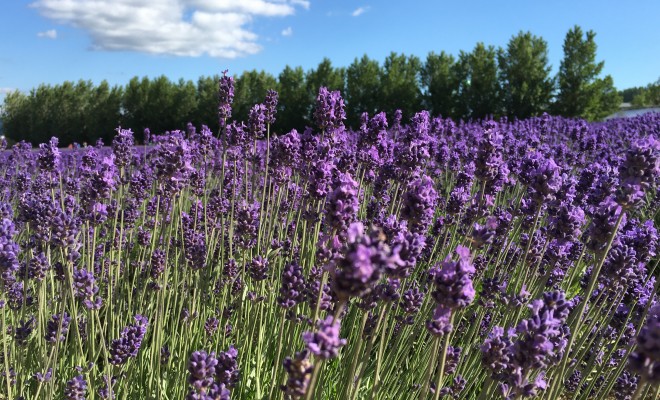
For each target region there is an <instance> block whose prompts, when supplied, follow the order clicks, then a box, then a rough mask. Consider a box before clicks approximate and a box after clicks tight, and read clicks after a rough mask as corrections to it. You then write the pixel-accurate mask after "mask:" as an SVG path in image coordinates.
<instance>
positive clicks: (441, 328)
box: [426, 304, 453, 336]
mask: <svg viewBox="0 0 660 400" xmlns="http://www.w3.org/2000/svg"><path fill="white" fill-rule="evenodd" d="M451 313H452V310H451V309H450V308H448V307H446V306H444V305H442V304H438V305H437V306H436V307H435V311H433V318H431V319H430V320H428V321H426V329H428V331H429V332H430V333H431V334H432V335H434V336H443V335H446V334H448V333H449V332H451V331H452V329H453V325H452V323H451Z"/></svg>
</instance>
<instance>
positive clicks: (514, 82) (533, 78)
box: [497, 32, 554, 119]
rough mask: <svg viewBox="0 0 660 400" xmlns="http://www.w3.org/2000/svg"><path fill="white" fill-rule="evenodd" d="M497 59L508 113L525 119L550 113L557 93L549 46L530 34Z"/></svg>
mask: <svg viewBox="0 0 660 400" xmlns="http://www.w3.org/2000/svg"><path fill="white" fill-rule="evenodd" d="M497 58H498V63H499V69H500V85H501V87H502V105H503V107H504V113H505V114H506V115H507V116H509V117H517V118H519V119H523V118H528V117H531V116H534V115H539V114H541V113H543V112H544V111H547V110H548V107H549V105H550V100H551V99H552V92H553V90H554V80H553V79H552V78H551V77H550V66H549V65H548V43H547V42H546V41H545V40H543V39H542V38H540V37H537V36H534V35H532V34H531V33H530V32H525V33H523V32H520V33H518V34H517V35H516V36H513V37H512V38H511V40H509V43H508V45H507V48H506V50H500V51H499V52H498V57H497Z"/></svg>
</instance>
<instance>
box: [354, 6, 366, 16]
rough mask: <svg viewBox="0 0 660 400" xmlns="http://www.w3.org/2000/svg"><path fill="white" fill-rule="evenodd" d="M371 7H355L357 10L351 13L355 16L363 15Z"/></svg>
mask: <svg viewBox="0 0 660 400" xmlns="http://www.w3.org/2000/svg"><path fill="white" fill-rule="evenodd" d="M369 8H370V7H369V6H366V7H358V8H356V9H355V11H353V12H352V13H351V15H352V16H354V17H359V16H360V15H362V14H364V13H366V12H367V11H369Z"/></svg>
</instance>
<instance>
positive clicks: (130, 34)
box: [0, 0, 660, 98]
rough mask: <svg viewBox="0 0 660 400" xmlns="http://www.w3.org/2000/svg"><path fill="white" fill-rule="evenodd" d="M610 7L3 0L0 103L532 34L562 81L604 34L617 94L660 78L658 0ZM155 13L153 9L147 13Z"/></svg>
mask: <svg viewBox="0 0 660 400" xmlns="http://www.w3.org/2000/svg"><path fill="white" fill-rule="evenodd" d="M632 3H633V2H630V3H627V2H623V1H609V0H600V1H596V0H588V1H587V0H584V1H583V0H571V1H565V0H557V1H534V0H525V1H524V0H508V1H487V0H480V1H477V0H464V1H460V2H458V1H439V0H436V1H433V0H426V1H396V2H395V1H389V0H383V1H376V0H364V1H362V0H360V1H355V0H337V1H331V0H240V1H236V0H144V1H143V0H94V1H90V0H2V1H0V38H1V40H0V98H1V97H2V96H3V93H5V92H7V91H8V90H13V89H19V90H22V91H29V90H30V89H31V88H33V87H36V86H38V85H39V84H40V83H48V84H57V83H61V82H63V81H65V80H74V81H76V80H78V79H85V80H92V81H93V82H95V83H98V82H100V81H102V80H103V79H106V80H107V81H109V82H110V83H111V84H120V85H123V84H125V83H127V82H128V80H129V79H130V78H131V77H133V76H149V77H155V76H159V75H166V76H168V77H169V78H170V79H173V80H178V79H179V78H184V79H192V80H196V79H197V78H198V77H199V76H201V75H213V74H218V73H220V72H221V71H222V70H224V69H229V71H230V73H231V74H240V73H241V72H242V71H245V70H251V69H258V70H261V69H263V70H266V71H267V72H270V73H272V74H274V75H277V74H278V73H279V72H280V71H281V70H282V69H283V68H284V66H286V65H287V64H289V65H292V66H297V65H300V66H302V67H303V68H304V69H305V70H309V69H311V68H313V67H315V66H316V65H318V63H319V62H320V61H321V60H322V59H323V57H326V56H327V57H329V58H330V60H332V62H333V64H334V65H335V66H348V65H349V64H350V63H351V62H352V61H353V59H354V58H355V57H360V56H362V55H363V54H365V53H366V54H368V55H369V56H370V57H371V58H374V59H376V60H378V61H380V62H382V61H383V60H384V58H385V57H386V56H387V55H388V54H389V53H390V52H391V51H395V52H399V53H405V54H415V55H417V56H419V57H421V58H422V59H424V58H425V57H426V55H427V54H428V53H429V52H430V51H435V52H440V51H442V50H444V51H446V52H448V53H451V54H454V55H456V54H458V52H459V51H460V50H466V51H469V50H471V49H472V48H473V47H474V45H475V43H477V42H479V41H482V42H484V43H486V44H488V45H494V46H496V47H497V46H502V47H504V46H506V43H507V42H508V40H509V39H510V38H511V36H512V35H514V34H516V33H517V32H518V31H521V30H522V31H531V32H532V33H533V34H535V35H538V36H541V37H543V38H544V39H545V40H546V41H547V42H548V46H549V58H550V63H551V65H552V68H553V72H555V71H556V70H557V69H558V67H559V63H560V61H561V58H562V43H563V39H564V35H565V34H566V32H567V31H568V29H570V28H571V27H572V26H574V25H576V24H578V25H580V26H581V27H582V28H583V29H584V30H585V31H586V30H589V29H592V30H594V31H595V32H596V33H597V36H596V43H597V44H598V54H597V57H598V59H599V60H605V69H604V73H605V74H610V75H612V77H613V78H614V83H615V85H616V86H617V87H618V88H627V87H631V86H640V85H646V84H648V83H650V82H655V81H656V80H657V79H658V78H660V23H659V21H660V1H657V0H639V1H635V2H634V5H632ZM147 5H148V6H147Z"/></svg>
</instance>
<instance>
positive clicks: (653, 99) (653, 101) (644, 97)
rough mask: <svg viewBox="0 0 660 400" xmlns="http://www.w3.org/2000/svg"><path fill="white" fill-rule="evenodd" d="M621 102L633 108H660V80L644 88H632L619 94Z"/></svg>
mask: <svg viewBox="0 0 660 400" xmlns="http://www.w3.org/2000/svg"><path fill="white" fill-rule="evenodd" d="M621 95H622V96H623V101H624V102H626V103H630V104H631V105H632V106H633V107H634V108H644V107H654V106H655V107H657V106H660V79H658V80H657V81H655V82H654V83H649V84H648V85H646V86H639V87H633V88H629V89H626V90H623V91H622V92H621Z"/></svg>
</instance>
